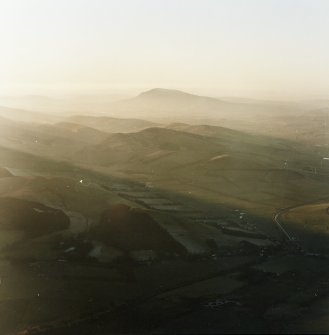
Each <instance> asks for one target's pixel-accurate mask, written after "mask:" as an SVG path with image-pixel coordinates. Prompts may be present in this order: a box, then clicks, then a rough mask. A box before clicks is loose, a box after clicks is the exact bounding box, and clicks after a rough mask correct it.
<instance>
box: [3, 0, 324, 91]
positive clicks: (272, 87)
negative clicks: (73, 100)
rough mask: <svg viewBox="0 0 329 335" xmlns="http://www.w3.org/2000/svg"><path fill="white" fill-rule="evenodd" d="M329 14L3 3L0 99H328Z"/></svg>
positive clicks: (299, 5) (288, 4)
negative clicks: (77, 94)
mask: <svg viewBox="0 0 329 335" xmlns="http://www.w3.org/2000/svg"><path fill="white" fill-rule="evenodd" d="M328 13H329V1H327V0H0V89H2V93H5V92H7V91H9V90H13V91H18V90H20V91H23V90H24V91H26V92H29V91H31V93H32V92H36V91H37V90H38V89H42V90H49V89H59V90H64V89H65V90H71V89H74V90H79V89H81V90H89V89H91V90H94V89H108V90H109V91H110V90H125V89H128V90H139V89H148V88H153V87H168V88H177V89H186V90H190V91H192V92H196V93H202V94H211V95H217V96H223V95H234V96H238V95H240V96H251V97H265V96H266V97H271V96H273V97H276V96H279V97H281V96H290V95H291V96H304V97H311V96H323V97H325V96H326V97H329V89H328V88H329V43H328V41H329V20H328ZM0 95H1V93H0Z"/></svg>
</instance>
